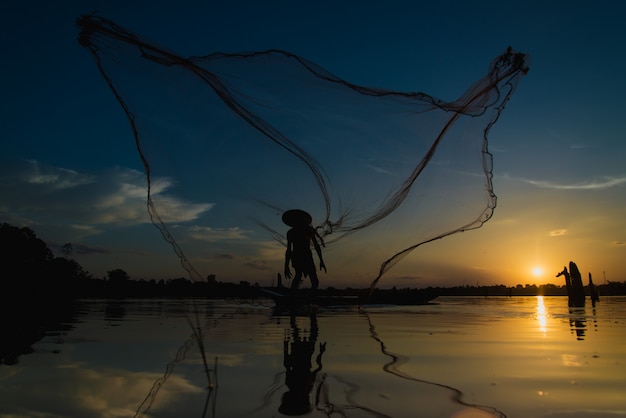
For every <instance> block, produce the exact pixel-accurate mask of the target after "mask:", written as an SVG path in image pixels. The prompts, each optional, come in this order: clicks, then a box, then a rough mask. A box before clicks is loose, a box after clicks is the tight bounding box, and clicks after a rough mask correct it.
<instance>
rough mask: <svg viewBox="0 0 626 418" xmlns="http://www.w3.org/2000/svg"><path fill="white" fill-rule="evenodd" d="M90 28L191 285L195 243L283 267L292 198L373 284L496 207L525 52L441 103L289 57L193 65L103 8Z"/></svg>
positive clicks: (340, 260) (332, 260)
mask: <svg viewBox="0 0 626 418" xmlns="http://www.w3.org/2000/svg"><path fill="white" fill-rule="evenodd" d="M78 25H79V27H80V29H81V33H80V36H79V41H80V43H81V44H82V45H83V46H84V47H86V48H88V49H89V51H90V52H91V53H92V54H93V56H94V57H95V59H96V63H97V65H98V68H99V69H100V71H101V73H102V75H103V76H104V78H105V80H106V82H107V83H108V85H109V87H110V88H111V89H112V91H113V93H114V94H115V97H116V98H117V100H118V101H119V103H120V105H121V106H122V108H123V110H124V111H125V112H126V114H127V116H128V119H129V121H130V124H131V127H132V131H133V134H134V136H135V140H136V144H137V148H138V151H139V154H140V157H141V160H142V162H143V165H144V168H145V172H146V175H147V180H148V210H149V213H150V216H151V218H152V220H153V222H154V224H155V225H156V226H157V227H158V228H159V229H160V230H161V232H162V234H163V236H164V237H165V239H166V240H167V241H168V242H170V243H171V245H172V246H173V248H174V250H175V252H176V253H177V254H178V256H179V257H180V260H181V263H182V265H183V267H184V268H185V269H187V270H188V271H189V273H190V275H191V277H192V278H195V279H200V280H203V279H204V277H206V275H203V274H200V273H198V272H197V271H196V269H195V268H194V266H192V263H191V262H190V260H189V259H188V257H187V254H188V252H189V248H192V247H191V245H190V246H189V247H186V249H185V251H183V244H182V242H184V241H185V242H189V243H193V245H197V244H198V243H200V242H202V243H203V244H204V248H203V250H202V251H201V253H202V254H209V253H212V254H213V257H214V258H213V259H212V261H208V260H206V259H205V260H202V258H201V257H200V256H198V257H197V258H195V259H197V260H199V261H198V262H204V263H206V265H205V266H204V268H207V269H212V270H213V269H217V268H218V267H217V266H220V267H221V268H223V270H224V271H223V272H219V273H220V274H222V273H224V272H228V271H230V270H232V269H234V267H235V266H241V265H242V264H244V262H245V264H247V265H249V266H256V267H257V268H265V269H272V267H271V266H269V265H267V264H265V263H267V262H268V251H267V245H268V243H267V241H268V239H272V238H273V239H274V240H275V241H278V242H280V243H282V244H283V245H284V238H283V234H282V232H281V231H283V230H284V225H282V223H281V219H280V215H281V213H282V212H283V211H285V210H286V209H291V208H293V207H300V208H303V209H306V210H307V211H308V212H309V213H310V214H311V215H312V216H313V219H314V227H316V228H317V230H318V232H319V233H320V235H322V236H323V237H324V240H325V241H326V243H327V245H328V253H329V254H328V256H327V257H326V258H327V265H328V266H331V265H332V266H333V267H334V270H335V272H336V273H337V274H338V275H339V274H340V273H341V275H343V276H344V277H345V278H347V279H352V281H353V282H354V281H359V280H362V279H363V278H366V279H368V280H369V281H372V278H375V279H374V280H373V282H372V283H371V284H372V286H374V285H376V283H377V281H378V280H379V279H380V278H381V276H382V275H383V274H385V272H387V271H388V270H389V269H390V268H391V267H392V266H394V265H395V264H396V263H397V262H398V261H400V260H401V259H402V258H403V257H404V256H406V255H407V254H409V253H410V252H411V251H413V250H414V249H415V248H417V247H418V246H420V245H422V244H424V243H427V242H430V241H433V240H436V239H440V238H443V237H445V236H448V235H451V234H454V233H456V232H461V231H467V230H470V229H475V228H479V227H480V226H481V225H482V224H483V223H484V222H486V221H487V220H488V219H489V218H490V217H491V216H492V213H493V210H494V208H495V206H496V196H495V194H494V191H493V187H492V156H491V154H490V153H489V151H488V149H487V135H488V133H489V131H490V129H491V127H492V126H493V124H494V123H495V122H496V121H497V120H498V117H499V115H500V113H501V112H502V110H503V109H504V106H505V104H506V103H507V101H508V100H509V98H510V96H511V94H512V93H513V91H514V90H515V87H516V85H517V83H518V82H519V80H520V79H521V77H522V76H523V75H524V74H525V73H526V72H527V69H528V68H527V65H526V56H525V55H524V54H520V53H515V52H513V51H512V50H510V49H509V50H508V51H506V52H505V53H504V54H502V55H501V56H499V57H497V58H496V59H495V60H494V61H493V62H492V64H491V67H490V69H489V71H488V73H487V75H486V76H485V77H483V78H482V79H480V80H478V81H477V82H476V83H475V84H474V85H473V86H471V87H470V88H469V89H468V90H467V91H466V92H465V93H464V94H463V95H461V96H460V98H459V99H458V100H455V101H452V102H444V101H442V100H438V99H436V98H434V97H432V96H430V95H428V94H425V93H421V92H418V93H414V92H411V93H405V92H397V91H389V90H383V89H377V88H368V87H362V86H357V85H354V84H352V83H349V82H347V81H345V80H342V79H340V78H338V77H336V76H334V75H333V74H331V73H329V72H327V71H326V70H324V69H323V68H321V67H319V66H317V65H316V64H314V63H312V62H310V61H307V60H306V59H304V58H302V57H299V56H297V55H295V54H292V53H289V52H285V51H278V50H270V51H264V52H251V53H239V54H224V53H214V54H210V55H207V56H203V57H190V58H184V57H181V56H179V55H176V54H174V53H171V52H169V51H167V50H165V49H163V48H160V47H158V46H156V45H154V44H152V43H149V42H147V41H146V40H144V39H142V38H141V37H139V36H136V35H134V34H132V33H130V32H128V31H126V30H125V29H123V28H121V27H119V26H118V25H116V24H115V23H113V22H111V21H109V20H106V19H103V18H100V17H96V16H83V17H81V18H80V19H79V20H78ZM174 186H175V189H174ZM168 188H169V189H172V190H175V192H176V196H175V197H174V196H173V195H169V194H168ZM198 202H201V203H198ZM190 225H191V226H190ZM174 231H175V232H176V234H177V235H178V237H177V238H175V237H174V233H173V232H174ZM383 237H390V238H389V240H385V239H384V238H383ZM244 260H245V261H244ZM209 263H210V264H209ZM194 265H195V261H194ZM274 271H275V270H274ZM212 272H213V271H212ZM216 273H217V272H216Z"/></svg>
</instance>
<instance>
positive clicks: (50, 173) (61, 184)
mask: <svg viewBox="0 0 626 418" xmlns="http://www.w3.org/2000/svg"><path fill="white" fill-rule="evenodd" d="M26 163H27V164H28V165H29V166H30V170H28V169H27V170H24V171H22V173H21V179H22V181H23V182H24V183H26V184H32V185H41V186H44V187H45V189H47V190H48V191H49V192H52V191H57V190H63V189H71V188H74V187H77V186H81V185H83V184H90V183H94V182H95V181H96V179H95V177H94V176H92V175H85V174H81V173H79V172H77V171H74V170H68V169H65V168H59V167H52V166H45V165H41V164H39V163H38V162H37V161H35V160H26ZM45 189H44V190H45Z"/></svg>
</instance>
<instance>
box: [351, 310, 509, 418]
mask: <svg viewBox="0 0 626 418" xmlns="http://www.w3.org/2000/svg"><path fill="white" fill-rule="evenodd" d="M363 313H364V315H365V317H366V318H367V322H368V323H369V327H370V335H371V337H372V338H373V339H374V340H375V341H376V342H378V344H380V351H381V352H382V353H383V354H384V355H385V356H387V357H389V358H390V359H391V361H390V362H389V363H386V364H385V365H384V366H383V370H384V371H385V372H387V373H390V374H392V375H394V376H398V377H400V378H402V379H406V380H411V381H414V382H419V383H425V384H427V385H431V386H438V387H440V388H443V389H446V390H448V391H450V392H451V394H452V397H451V399H452V401H454V402H455V403H457V404H459V405H462V406H466V407H468V408H474V409H478V410H481V411H484V412H487V413H488V414H489V415H491V416H495V417H498V418H506V415H505V414H504V413H503V412H502V411H499V410H498V409H496V408H495V407H493V406H486V405H478V404H473V403H469V402H466V401H464V400H463V397H464V394H463V391H461V390H460V389H457V388H455V387H452V386H450V385H446V384H443V383H438V382H432V381H429V380H424V379H419V378H417V377H414V376H411V375H409V374H407V373H404V372H402V371H401V370H400V366H401V365H402V364H403V363H405V362H406V357H404V356H402V355H400V354H396V353H392V352H391V351H389V350H388V349H387V346H386V345H385V342H384V341H383V340H382V339H381V338H380V337H379V336H378V333H377V332H376V327H375V326H374V322H373V321H372V319H371V318H370V316H369V315H368V314H367V312H365V311H363Z"/></svg>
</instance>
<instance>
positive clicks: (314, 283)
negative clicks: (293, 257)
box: [309, 270, 320, 290]
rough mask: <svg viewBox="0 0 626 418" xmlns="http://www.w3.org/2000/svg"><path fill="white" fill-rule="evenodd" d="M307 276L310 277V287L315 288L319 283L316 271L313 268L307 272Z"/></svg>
mask: <svg viewBox="0 0 626 418" xmlns="http://www.w3.org/2000/svg"><path fill="white" fill-rule="evenodd" d="M309 278H310V279H311V289H313V290H317V288H318V287H319V285H320V281H319V279H318V278H317V273H316V272H315V270H313V272H312V273H311V274H309Z"/></svg>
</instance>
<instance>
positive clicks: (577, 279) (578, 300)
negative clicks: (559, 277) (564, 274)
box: [569, 261, 585, 308]
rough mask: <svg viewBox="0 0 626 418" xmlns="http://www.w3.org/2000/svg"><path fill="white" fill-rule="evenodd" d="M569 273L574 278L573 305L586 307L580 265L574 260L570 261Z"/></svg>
mask: <svg viewBox="0 0 626 418" xmlns="http://www.w3.org/2000/svg"><path fill="white" fill-rule="evenodd" d="M569 274H570V278H571V280H572V297H571V301H572V303H573V304H572V305H570V306H575V307H580V308H582V307H584V306H585V287H584V286H583V279H582V277H581V276H580V271H579V270H578V266H576V263H574V262H573V261H570V262H569Z"/></svg>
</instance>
